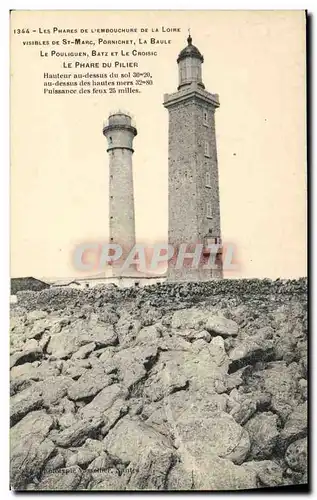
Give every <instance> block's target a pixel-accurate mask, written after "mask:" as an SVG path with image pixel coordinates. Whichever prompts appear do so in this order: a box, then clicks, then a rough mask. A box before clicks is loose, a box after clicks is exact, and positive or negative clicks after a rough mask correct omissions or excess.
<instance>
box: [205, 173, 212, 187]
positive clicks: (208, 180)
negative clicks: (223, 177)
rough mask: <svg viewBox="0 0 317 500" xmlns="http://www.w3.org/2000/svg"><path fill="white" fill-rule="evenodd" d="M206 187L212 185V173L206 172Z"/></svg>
mask: <svg viewBox="0 0 317 500" xmlns="http://www.w3.org/2000/svg"><path fill="white" fill-rule="evenodd" d="M206 187H211V181H210V173H209V172H206Z"/></svg>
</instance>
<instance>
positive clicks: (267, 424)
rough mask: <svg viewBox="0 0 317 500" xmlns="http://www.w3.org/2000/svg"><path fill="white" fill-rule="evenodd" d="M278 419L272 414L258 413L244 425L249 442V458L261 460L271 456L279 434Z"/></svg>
mask: <svg viewBox="0 0 317 500" xmlns="http://www.w3.org/2000/svg"><path fill="white" fill-rule="evenodd" d="M277 424H278V417H277V415H274V414H273V413H272V412H264V413H259V414H257V415H256V416H255V417H253V418H252V419H251V420H249V421H248V422H247V423H246V424H245V429H246V430H247V431H248V433H249V436H250V441H251V450H250V457H252V458H254V459H256V460H262V459H265V458H269V457H271V456H272V453H273V450H274V447H275V446H276V444H277V440H278V437H279V432H278V428H277Z"/></svg>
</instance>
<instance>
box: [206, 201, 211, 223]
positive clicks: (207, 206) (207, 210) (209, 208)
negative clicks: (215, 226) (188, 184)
mask: <svg viewBox="0 0 317 500" xmlns="http://www.w3.org/2000/svg"><path fill="white" fill-rule="evenodd" d="M206 214H207V218H208V219H212V208H211V203H207V205H206Z"/></svg>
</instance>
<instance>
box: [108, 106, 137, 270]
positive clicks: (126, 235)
mask: <svg viewBox="0 0 317 500" xmlns="http://www.w3.org/2000/svg"><path fill="white" fill-rule="evenodd" d="M103 134H104V136H105V137H106V138H107V142H108V148H107V152H108V153H109V229H110V231H109V233H110V241H109V243H114V244H117V245H120V246H121V247H122V251H123V252H122V256H121V259H120V262H117V263H116V264H114V265H113V266H112V269H113V274H114V275H120V274H121V272H120V266H121V265H122V262H123V261H124V260H125V258H126V257H127V255H128V254H129V252H130V250H131V249H132V248H133V247H134V245H135V218H134V194H133V171H132V155H133V152H134V150H133V139H134V137H135V136H136V135H137V130H136V128H135V127H134V125H133V123H132V118H131V116H130V115H129V114H127V113H124V112H121V111H118V112H116V113H113V114H111V115H110V116H109V118H108V121H107V122H106V123H105V125H104V127H103Z"/></svg>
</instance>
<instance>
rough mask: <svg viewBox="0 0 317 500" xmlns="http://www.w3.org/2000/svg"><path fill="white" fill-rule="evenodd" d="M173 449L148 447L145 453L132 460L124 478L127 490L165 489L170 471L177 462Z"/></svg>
mask: <svg viewBox="0 0 317 500" xmlns="http://www.w3.org/2000/svg"><path fill="white" fill-rule="evenodd" d="M175 460H176V457H175V453H173V451H172V450H169V449H166V450H161V449H158V450H155V451H153V449H151V448H149V449H146V450H145V452H144V454H143V455H142V456H141V457H140V459H137V460H135V461H133V462H130V464H129V467H128V469H127V471H126V472H125V474H124V479H126V481H127V485H126V488H125V489H126V490H133V491H136V490H155V491H156V490H165V489H166V481H167V476H168V473H169V471H170V469H171V467H172V465H173V463H174V462H175Z"/></svg>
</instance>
